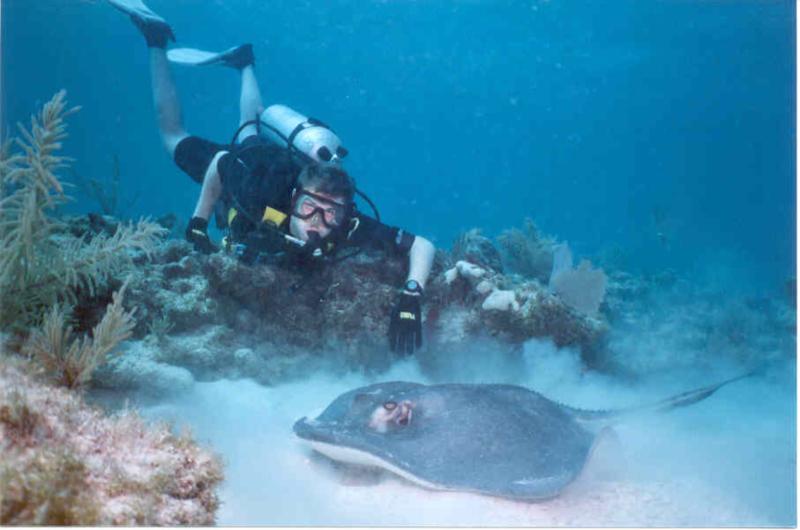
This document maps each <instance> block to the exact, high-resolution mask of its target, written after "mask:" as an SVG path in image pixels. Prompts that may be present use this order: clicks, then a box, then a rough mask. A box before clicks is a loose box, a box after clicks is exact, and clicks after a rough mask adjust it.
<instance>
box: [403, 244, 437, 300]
mask: <svg viewBox="0 0 800 530" xmlns="http://www.w3.org/2000/svg"><path fill="white" fill-rule="evenodd" d="M435 251H436V249H435V248H434V246H433V243H431V242H430V241H428V240H427V239H425V238H424V237H420V236H416V237H415V238H414V243H413V244H412V245H411V249H410V250H409V251H408V278H407V280H406V281H408V280H414V281H416V282H417V283H419V285H420V287H422V288H423V289H424V288H425V282H426V281H428V276H429V275H430V273H431V266H432V265H433V256H434V253H435Z"/></svg>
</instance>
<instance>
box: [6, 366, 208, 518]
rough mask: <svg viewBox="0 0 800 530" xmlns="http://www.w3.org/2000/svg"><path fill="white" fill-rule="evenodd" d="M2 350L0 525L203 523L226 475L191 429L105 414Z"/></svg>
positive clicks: (132, 414)
mask: <svg viewBox="0 0 800 530" xmlns="http://www.w3.org/2000/svg"><path fill="white" fill-rule="evenodd" d="M31 370H32V367H31V366H30V365H29V364H23V363H22V362H21V361H20V360H19V359H12V358H8V357H5V356H4V355H0V484H2V490H1V491H0V524H3V525H81V526H86V525H90V526H94V525H167V526H174V525H209V524H213V523H214V514H215V512H216V509H217V507H218V505H219V500H218V499H217V496H216V494H215V492H214V490H215V487H216V486H217V485H218V484H219V483H220V482H221V480H222V466H221V463H220V461H219V459H218V457H216V456H215V455H213V454H211V453H209V452H208V451H206V450H204V449H201V448H200V447H199V446H197V444H196V443H195V442H194V441H193V440H192V439H191V437H190V436H189V435H188V434H183V435H180V436H176V435H174V434H172V433H171V432H170V430H169V428H168V427H167V426H166V425H160V426H147V425H146V424H145V423H144V422H143V421H142V420H141V419H140V418H139V417H138V416H137V415H136V414H135V413H133V412H130V411H126V412H124V413H122V414H121V415H119V416H117V417H113V418H109V417H106V416H104V415H103V413H101V412H100V411H99V410H95V409H92V408H90V407H89V406H87V405H86V404H85V403H84V402H83V400H82V399H81V397H80V396H79V395H78V394H76V393H75V392H70V391H67V390H65V389H61V388H56V387H53V386H49V385H47V384H46V383H44V382H42V381H41V380H38V378H37V377H36V376H35V374H32V373H31Z"/></svg>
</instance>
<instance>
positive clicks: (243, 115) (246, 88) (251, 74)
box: [237, 63, 264, 142]
mask: <svg viewBox="0 0 800 530" xmlns="http://www.w3.org/2000/svg"><path fill="white" fill-rule="evenodd" d="M241 72H242V88H241V92H240V94H239V126H240V127H241V126H242V124H244V123H245V122H248V121H252V120H257V119H258V116H259V114H261V111H263V110H264V104H263V103H262V102H261V91H260V90H259V88H258V81H257V80H256V73H255V68H254V67H253V64H252V63H251V64H249V65H247V66H245V67H243V68H242V70H241ZM257 132H258V130H257V129H256V126H255V124H250V125H247V126H245V127H244V128H243V129H242V131H241V132H240V133H239V137H238V138H237V140H238V141H240V142H241V141H243V140H244V139H245V138H248V137H249V136H253V135H254V134H256V133H257Z"/></svg>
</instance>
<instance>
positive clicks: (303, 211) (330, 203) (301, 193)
mask: <svg viewBox="0 0 800 530" xmlns="http://www.w3.org/2000/svg"><path fill="white" fill-rule="evenodd" d="M351 207H352V205H348V204H343V203H340V202H336V201H334V200H331V199H328V198H326V197H323V196H322V195H318V194H316V193H312V192H310V191H308V190H304V189H298V191H297V193H296V194H295V196H294V198H293V200H292V215H294V216H295V217H297V218H298V219H302V220H304V221H305V220H308V219H311V218H312V217H314V216H315V215H316V216H318V217H319V219H320V220H321V221H322V224H323V225H325V226H326V227H328V228H330V229H335V228H339V227H340V226H342V225H344V223H345V222H346V221H347V217H348V215H349V213H350V210H351Z"/></svg>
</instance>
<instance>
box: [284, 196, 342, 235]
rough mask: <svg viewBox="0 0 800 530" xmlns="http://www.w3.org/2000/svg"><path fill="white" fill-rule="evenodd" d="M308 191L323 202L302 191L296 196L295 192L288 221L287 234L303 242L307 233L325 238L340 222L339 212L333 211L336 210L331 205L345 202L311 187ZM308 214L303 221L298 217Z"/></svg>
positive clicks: (340, 198)
mask: <svg viewBox="0 0 800 530" xmlns="http://www.w3.org/2000/svg"><path fill="white" fill-rule="evenodd" d="M308 191H309V192H311V193H312V194H314V195H316V196H318V197H319V198H320V199H323V200H318V199H316V198H314V197H310V196H308V195H306V194H304V193H303V192H302V191H301V192H300V195H297V193H298V192H297V190H295V191H294V192H293V194H292V197H293V199H294V208H293V210H292V216H291V218H290V219H289V233H290V234H291V235H293V236H294V237H296V238H299V239H302V240H303V241H308V234H309V232H316V233H317V235H319V237H320V238H325V237H327V236H328V235H329V234H330V233H331V231H332V230H333V228H335V226H337V225H338V223H340V222H341V217H340V215H339V212H337V211H334V210H336V208H335V207H332V205H336V204H340V205H342V204H344V202H345V200H344V198H343V197H340V196H337V195H330V194H327V193H323V192H320V191H317V190H316V189H315V188H312V187H309V188H308ZM309 214H310V216H309V217H308V218H305V219H303V218H302V217H299V216H303V217H304V216H306V215H309ZM323 215H324V216H325V218H324V220H323Z"/></svg>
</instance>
